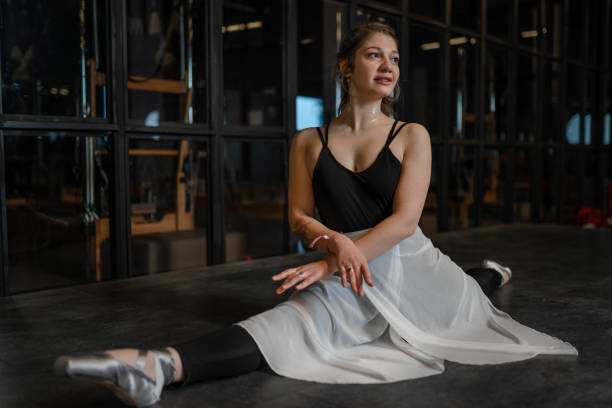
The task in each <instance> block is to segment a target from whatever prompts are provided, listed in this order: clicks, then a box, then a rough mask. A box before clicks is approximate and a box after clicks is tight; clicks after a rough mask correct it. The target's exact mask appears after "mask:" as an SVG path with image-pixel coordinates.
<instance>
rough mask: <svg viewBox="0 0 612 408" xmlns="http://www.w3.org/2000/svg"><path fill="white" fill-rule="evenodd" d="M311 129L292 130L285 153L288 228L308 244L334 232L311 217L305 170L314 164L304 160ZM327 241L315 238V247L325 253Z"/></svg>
mask: <svg viewBox="0 0 612 408" xmlns="http://www.w3.org/2000/svg"><path fill="white" fill-rule="evenodd" d="M308 132H310V134H309V133H308ZM312 132H316V131H315V130H314V129H306V130H302V131H300V132H298V133H296V134H295V136H294V137H293V142H292V143H291V152H290V154H289V224H290V225H291V230H292V231H293V232H294V233H295V234H296V235H297V236H298V238H299V239H300V240H301V241H302V242H303V243H305V244H309V243H310V242H311V241H312V240H313V239H314V238H316V237H318V236H319V235H327V236H329V237H332V236H334V235H335V234H337V232H336V231H334V230H332V229H330V228H327V227H326V226H325V225H323V224H322V223H321V222H320V221H318V220H316V219H315V218H314V196H313V192H312V177H311V174H312V170H311V169H309V167H312V166H314V164H312V163H307V161H308V159H307V149H308V147H309V146H308V144H309V141H311V140H312V137H313V136H314V137H316V134H313V133H312ZM309 164H310V166H309ZM328 243H329V242H328V241H327V240H324V239H321V240H319V241H317V244H316V249H317V250H319V251H321V252H328V249H329V248H328Z"/></svg>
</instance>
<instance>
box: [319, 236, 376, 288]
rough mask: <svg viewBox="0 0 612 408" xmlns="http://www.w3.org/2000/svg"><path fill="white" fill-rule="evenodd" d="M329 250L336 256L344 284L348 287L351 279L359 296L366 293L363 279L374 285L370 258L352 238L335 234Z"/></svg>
mask: <svg viewBox="0 0 612 408" xmlns="http://www.w3.org/2000/svg"><path fill="white" fill-rule="evenodd" d="M328 248H329V252H331V253H333V254H334V255H335V256H336V259H335V260H336V262H337V265H338V273H339V274H340V277H341V279H342V286H344V287H345V288H346V287H347V280H350V283H351V288H352V289H353V291H354V292H355V293H357V294H359V296H363V295H364V291H363V280H365V281H366V282H367V283H368V285H370V286H374V282H373V281H372V275H371V274H370V268H369V266H368V260H367V259H366V257H365V256H363V254H362V253H361V251H360V250H359V248H357V246H356V245H355V243H354V242H353V240H352V239H350V238H349V237H347V236H346V235H343V234H335V235H333V236H332V237H331V238H330V242H329V244H328Z"/></svg>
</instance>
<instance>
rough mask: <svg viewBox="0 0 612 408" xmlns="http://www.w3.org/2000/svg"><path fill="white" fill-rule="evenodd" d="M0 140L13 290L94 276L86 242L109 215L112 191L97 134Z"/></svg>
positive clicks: (11, 136) (92, 254) (15, 136)
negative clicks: (96, 150) (0, 142)
mask: <svg viewBox="0 0 612 408" xmlns="http://www.w3.org/2000/svg"><path fill="white" fill-rule="evenodd" d="M98 140H99V141H100V143H101V144H105V143H106V142H107V141H106V138H102V137H100V138H98ZM4 143H5V149H6V197H7V199H6V203H7V209H6V210H7V223H8V225H7V229H8V236H9V237H10V239H9V241H8V267H9V290H10V292H11V293H16V292H23V291H29V290H35V289H42V288H48V287H53V286H62V285H69V284H74V283H80V282H85V281H89V280H93V279H94V277H95V275H94V270H95V252H94V249H93V248H94V247H93V246H90V244H93V242H94V240H95V236H96V230H97V229H98V224H99V221H100V219H102V218H104V217H108V194H109V191H110V187H109V180H108V174H109V168H108V165H107V160H106V157H102V156H100V155H99V154H96V153H94V145H95V138H94V137H86V136H68V135H66V134H65V133H58V132H50V133H41V134H38V135H32V134H19V135H18V134H9V135H6V136H5V137H4ZM90 248H91V250H90Z"/></svg>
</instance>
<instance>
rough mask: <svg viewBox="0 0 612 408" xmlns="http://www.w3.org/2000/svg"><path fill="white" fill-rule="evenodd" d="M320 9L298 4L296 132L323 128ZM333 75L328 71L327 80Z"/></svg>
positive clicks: (315, 4) (318, 4) (315, 5)
mask: <svg viewBox="0 0 612 408" xmlns="http://www.w3.org/2000/svg"><path fill="white" fill-rule="evenodd" d="M322 8H323V3H322V2H321V1H312V0H310V1H308V0H301V1H300V2H299V3H298V81H297V87H298V95H297V99H296V104H295V105H296V128H297V130H300V129H304V128H307V127H312V126H321V125H323V101H324V98H323V87H324V85H323V83H324V81H323V78H325V77H326V75H325V68H327V67H324V68H322V67H323V66H324V64H323V44H324V41H323V38H322V37H323V14H322V12H321V10H322ZM334 51H335V48H334ZM332 72H333V71H332V67H329V72H328V73H327V74H328V75H327V77H331V75H332ZM330 82H331V81H330ZM328 85H331V84H328Z"/></svg>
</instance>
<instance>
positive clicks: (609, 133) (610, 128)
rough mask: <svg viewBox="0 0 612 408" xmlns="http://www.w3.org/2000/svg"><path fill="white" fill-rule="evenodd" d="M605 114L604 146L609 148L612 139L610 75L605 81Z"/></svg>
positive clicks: (611, 81) (611, 77)
mask: <svg viewBox="0 0 612 408" xmlns="http://www.w3.org/2000/svg"><path fill="white" fill-rule="evenodd" d="M603 112H604V117H603V144H604V145H608V146H609V145H610V140H611V139H612V75H608V76H607V77H606V81H605V86H604V109H603Z"/></svg>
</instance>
